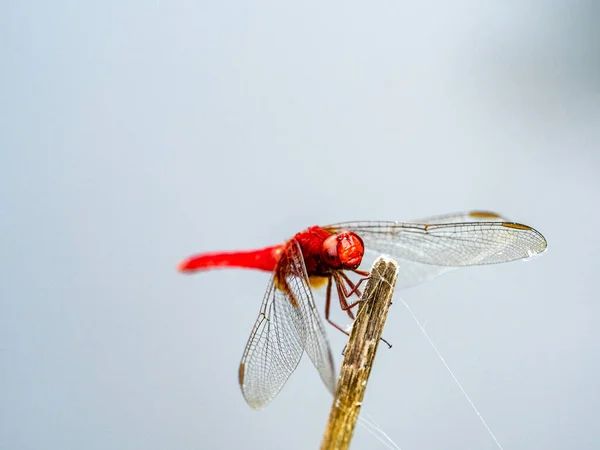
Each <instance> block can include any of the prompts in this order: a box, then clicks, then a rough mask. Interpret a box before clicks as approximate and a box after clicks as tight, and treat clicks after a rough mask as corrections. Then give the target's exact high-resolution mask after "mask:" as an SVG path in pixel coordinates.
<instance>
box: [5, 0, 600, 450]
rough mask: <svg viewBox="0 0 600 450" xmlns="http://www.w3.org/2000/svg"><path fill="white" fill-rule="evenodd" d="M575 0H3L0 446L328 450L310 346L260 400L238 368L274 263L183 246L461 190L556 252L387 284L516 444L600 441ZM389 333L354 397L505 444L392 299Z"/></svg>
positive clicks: (389, 421)
mask: <svg viewBox="0 0 600 450" xmlns="http://www.w3.org/2000/svg"><path fill="white" fill-rule="evenodd" d="M564 3H565V5H559V4H558V2H557V3H552V2H542V1H538V2H529V3H527V6H526V7H525V5H524V4H523V3H522V2H516V1H513V2H487V3H486V2H479V1H459V2H441V1H440V2H433V1H429V2H398V1H396V2H390V1H379V2H356V1H346V2H334V3H323V2H315V1H308V2H306V1H305V2H276V1H260V0H258V1H255V2H246V3H244V2H224V1H203V0H200V1H178V0H175V1H164V0H152V1H135V0H134V1H125V2H123V1H115V0H108V1H102V2H77V1H64V0H57V1H55V2H41V1H36V0H33V1H25V2H9V3H7V4H6V5H4V6H2V7H0V60H1V61H2V70H1V71H0V99H1V101H0V149H1V154H0V155H1V156H0V158H1V159H0V176H1V180H2V181H1V183H2V184H1V185H0V186H1V187H2V189H1V190H0V199H1V200H2V214H0V230H1V233H0V248H1V254H2V257H1V258H0V274H1V275H0V280H1V281H2V282H1V283H0V353H1V358H0V448H2V449H7V450H13V449H15V450H17V449H18V450H34V449H35V450H39V449H57V450H58V449H60V450H66V449H87V450H94V449H98V450H100V449H102V450H104V449H112V450H130V449H144V450H154V449H156V450H159V449H160V450H164V449H181V450H188V449H221V448H222V449H273V450H275V449H282V448H285V449H288V450H295V449H315V448H317V447H318V445H319V443H320V440H321V436H322V433H323V430H324V427H325V422H326V418H327V416H328V412H329V406H330V403H331V397H330V396H329V394H328V392H327V391H326V389H325V387H324V386H323V385H322V383H321V381H320V379H319V377H318V374H317V372H316V370H315V369H314V368H313V367H312V365H311V364H310V361H309V360H308V358H304V360H303V361H302V363H301V365H300V367H299V368H298V370H297V371H296V373H294V374H293V375H292V377H291V378H290V380H289V382H288V384H287V385H286V386H285V388H284V389H283V390H282V391H281V393H280V395H279V396H278V397H277V398H276V399H275V401H274V402H273V403H272V404H270V405H269V406H268V407H267V408H266V409H265V410H263V411H260V412H257V411H254V410H252V409H251V408H249V407H248V405H247V404H246V403H245V402H244V399H243V397H242V395H241V393H240V390H239V387H238V385H237V366H238V364H239V359H240V357H241V354H242V351H243V348H244V345H245V343H246V339H247V337H248V335H249V333H250V330H251V328H252V325H253V323H254V320H255V318H256V315H257V313H258V309H259V306H260V303H261V300H262V297H263V294H264V291H265V289H266V287H267V283H268V277H269V275H268V274H267V273H264V272H253V271H243V270H229V271H215V272H209V273H203V274H198V275H194V276H191V277H189V276H188V277H186V276H183V275H180V274H178V273H176V271H175V267H176V265H177V263H178V262H179V261H180V260H181V259H182V258H184V257H186V256H189V255H190V254H193V253H195V252H199V251H206V250H232V249H241V248H253V247H260V246H266V245H272V244H276V243H279V242H282V241H284V240H285V239H287V238H289V237H291V236H292V235H293V234H294V233H296V232H297V231H300V230H302V229H303V228H305V227H307V226H309V225H313V224H323V225H325V224H328V223H333V222H340V221H346V220H377V219H379V220H411V219H415V218H418V217H421V216H428V215H434V214H441V213H447V212H452V211H460V210H465V209H466V210H468V209H491V210H495V211H498V212H500V213H502V214H504V215H505V216H507V217H509V218H510V219H512V220H515V221H518V222H522V223H525V224H528V225H530V226H533V227H535V228H536V229H538V230H539V231H541V232H542V233H543V234H544V235H545V236H546V238H547V239H548V244H549V250H548V252H546V254H544V255H543V256H542V257H539V258H535V259H534V260H532V261H530V262H527V263H523V262H516V263H511V264H506V265H501V266H488V267H480V268H469V269H463V270H460V271H456V272H453V273H451V274H447V275H444V276H442V277H440V278H438V279H436V280H435V281H432V282H430V283H427V284H424V285H421V286H419V287H416V288H413V289H410V290H406V291H402V292H400V293H397V294H396V295H397V297H396V298H397V299H399V298H402V299H403V300H405V301H406V302H407V303H408V304H409V305H410V306H411V308H412V309H413V311H414V313H415V314H416V316H417V317H418V319H419V320H420V321H421V323H423V324H425V327H426V329H427V332H428V333H429V335H430V337H431V339H432V340H433V341H434V342H435V343H436V345H437V347H438V349H439V350H440V352H441V353H442V354H443V355H444V357H445V359H446V361H447V362H448V364H449V365H450V366H451V367H452V369H453V370H454V372H455V374H456V376H457V378H458V379H459V380H460V381H461V383H462V385H463V387H464V388H465V390H466V391H467V392H468V393H469V395H470V396H471V398H472V400H473V402H474V403H475V404H476V405H477V407H478V408H479V411H480V412H481V414H482V415H483V417H484V418H485V419H486V421H487V423H488V425H489V426H490V428H491V429H492V430H493V432H494V434H495V435H496V437H497V438H498V440H499V441H500V443H501V444H502V446H503V448H504V449H506V450H508V449H511V450H542V449H544V450H550V449H565V450H570V449H578V450H588V449H589V450H592V449H597V448H599V447H600V437H599V436H598V429H597V428H598V421H599V420H600V410H599V409H600V388H599V386H598V380H599V379H600V361H599V359H598V355H599V354H600V331H599V330H600V327H599V326H598V317H599V316H600V296H599V294H598V285H599V280H598V267H599V264H598V263H599V257H598V254H599V251H600V240H599V239H598V236H597V232H596V228H598V222H599V220H600V209H599V208H598V198H599V193H600V153H599V150H598V148H599V144H600V103H599V100H600V77H599V75H598V73H600V44H599V42H600V37H599V36H598V31H597V28H598V27H597V24H598V20H599V11H598V8H597V7H596V8H595V9H594V7H587V9H586V8H585V7H583V6H582V5H583V3H584V2H564ZM590 3H591V2H590ZM400 276H402V274H400ZM319 306H320V307H321V308H322V306H323V305H322V303H321V302H319ZM336 317H337V319H338V320H339V321H340V322H342V323H344V320H346V319H345V318H344V317H345V316H344V315H343V314H341V313H339V312H336ZM327 331H328V334H329V336H330V339H331V343H332V348H333V350H334V353H335V356H336V363H337V364H338V365H339V362H340V360H341V351H342V349H343V346H344V336H343V335H342V334H341V333H339V332H337V331H336V330H334V329H333V328H331V327H327ZM384 335H385V338H386V339H387V340H388V341H390V342H391V343H393V344H394V346H393V348H392V349H391V350H385V351H384V349H383V348H382V349H381V351H380V352H379V354H378V356H377V360H376V364H375V367H374V371H373V374H372V377H371V380H370V383H369V387H368V390H367V396H366V398H365V402H364V406H363V417H365V418H367V417H368V418H370V419H371V420H375V421H376V422H377V423H378V424H379V425H380V426H381V428H382V429H383V430H384V431H385V432H386V433H387V434H388V435H389V436H390V437H391V438H392V439H393V440H394V441H395V442H396V443H397V445H398V446H400V448H401V449H402V450H438V449H457V450H458V449H460V450H464V449H477V450H480V449H494V448H497V447H496V446H495V444H494V441H493V440H492V438H491V437H490V435H489V434H488V433H487V431H486V430H485V428H484V427H483V425H482V424H481V423H480V422H479V419H478V418H477V416H476V414H475V413H474V412H473V411H472V409H471V408H470V406H469V404H468V402H467V401H466V400H465V398H464V397H463V396H462V394H461V393H460V391H459V389H458V388H457V386H456V384H455V383H454V381H453V380H452V378H451V376H450V375H449V374H448V373H447V372H446V370H445V369H444V367H443V365H442V363H441V362H440V360H439V358H438V357H437V356H436V354H435V352H434V351H433V350H432V348H431V347H430V346H429V344H428V342H427V340H426V338H425V337H424V336H423V335H422V334H421V332H420V331H419V329H418V327H417V325H416V324H415V322H414V321H413V319H412V318H411V316H410V314H409V313H408V311H407V310H406V309H405V308H404V307H403V305H402V303H401V302H400V301H395V302H394V305H393V307H392V309H391V311H390V315H389V317H388V321H387V325H386V329H385V334H384ZM352 448H353V449H378V448H382V449H383V448H385V447H384V446H382V445H381V444H380V443H379V442H378V441H377V440H376V439H375V438H374V437H373V436H371V435H370V434H369V433H368V432H367V431H366V429H365V428H360V427H359V428H358V429H357V432H356V435H355V439H354V441H353V447H352Z"/></svg>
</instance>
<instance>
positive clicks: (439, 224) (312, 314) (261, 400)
mask: <svg viewBox="0 0 600 450" xmlns="http://www.w3.org/2000/svg"><path fill="white" fill-rule="evenodd" d="M546 247H547V243H546V239H545V238H544V236H542V234H541V233H539V232H538V231H536V230H535V229H533V228H532V227H530V226H527V225H523V224H520V223H516V222H511V221H509V220H507V219H505V218H503V217H502V216H500V215H499V214H497V213H494V212H489V211H470V212H461V213H453V214H446V215H441V216H434V217H429V218H426V219H421V220H417V221H412V222H394V221H358V222H343V223H337V224H333V225H327V226H312V227H309V228H307V229H306V230H304V231H301V232H299V233H297V234H296V235H294V236H293V237H292V238H291V239H289V240H288V241H286V242H284V243H280V244H277V245H273V246H269V247H265V248H261V249H256V250H248V251H229V252H212V253H202V254H198V255H194V256H191V257H189V258H187V259H185V260H183V261H182V262H181V263H180V264H179V266H178V270H179V271H180V272H183V273H193V272H197V271H204V270H209V269H218V268H248V269H257V270H262V271H267V272H270V273H271V274H272V275H271V279H270V282H269V285H268V287H267V290H266V293H265V295H264V298H263V301H262V305H261V307H260V312H259V314H258V318H257V319H256V322H255V324H254V327H253V328H252V331H251V333H250V337H249V339H248V342H247V344H246V347H245V349H244V353H243V355H242V360H241V362H240V365H239V370H238V381H239V385H240V387H241V390H242V394H243V396H244V398H245V400H246V402H247V403H248V405H250V406H251V407H252V408H254V409H262V408H264V407H265V406H266V405H267V404H269V403H270V402H271V401H272V400H273V399H274V398H275V396H276V395H277V394H278V393H279V392H280V390H281V389H282V388H283V386H284V385H285V383H286V382H287V380H288V378H289V377H290V375H291V374H292V373H293V372H294V370H295V369H296V367H297V366H298V364H299V362H300V360H301V358H302V355H303V354H304V352H306V353H307V354H308V356H309V358H310V359H311V361H312V363H313V364H314V366H315V367H316V369H317V370H318V372H319V375H320V377H321V379H322V381H323V383H324V384H325V386H326V387H327V389H328V390H329V391H330V392H331V393H332V394H334V393H335V388H336V375H335V370H334V361H333V356H332V352H331V348H330V345H329V341H328V339H327V335H326V332H325V327H324V322H323V321H322V320H321V317H320V315H319V314H318V312H317V307H316V303H315V300H314V296H313V289H318V288H323V287H325V314H324V315H325V319H326V320H327V322H329V323H330V324H331V325H333V326H334V327H335V328H336V329H338V330H340V331H342V332H343V333H346V334H348V333H347V331H346V330H344V329H343V328H342V327H340V326H339V325H337V324H336V323H334V322H333V320H332V319H331V317H330V311H331V303H332V298H333V297H334V294H333V293H332V292H333V289H334V288H335V295H337V300H338V302H339V304H340V307H341V309H342V310H343V311H346V313H347V314H348V316H349V317H350V318H351V319H354V313H353V312H352V309H353V308H354V306H356V305H357V304H358V302H359V301H360V299H361V295H362V294H361V290H360V285H361V283H362V282H363V281H365V280H366V279H367V277H368V276H369V272H367V271H364V270H361V269H360V266H361V263H363V262H364V261H366V260H367V259H368V258H367V256H371V257H376V256H380V255H387V256H389V257H391V258H393V259H394V260H396V261H397V262H398V264H399V275H398V282H397V288H407V287H411V286H414V285H417V284H419V283H422V282H424V281H427V280H429V279H431V278H434V277H436V276H438V275H440V274H442V273H444V272H446V271H449V270H452V269H456V268H460V267H466V266H476V265H485V264H497V263H504V262H509V261H515V260H520V259H528V258H531V257H533V256H535V255H537V254H540V253H542V252H544V251H545V250H546ZM349 274H350V275H352V274H356V275H358V276H359V277H360V279H359V280H358V281H357V282H355V281H353V280H352V279H351V277H350V276H348V275H349ZM356 275H353V277H354V278H356Z"/></svg>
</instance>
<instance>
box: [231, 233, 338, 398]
mask: <svg viewBox="0 0 600 450" xmlns="http://www.w3.org/2000/svg"><path fill="white" fill-rule="evenodd" d="M280 264H282V265H283V266H282V267H278V268H277V269H276V270H275V272H274V275H273V278H272V279H271V282H270V283H269V287H268V289H267V292H266V294H265V297H264V299H263V303H262V306H261V310H260V313H259V316H258V318H257V320H256V323H255V325H254V328H253V329H252V333H251V334H250V338H249V340H248V343H247V345H246V349H245V350H244V354H243V356H242V361H241V363H240V370H239V382H240V386H241V388H242V393H243V395H244V398H245V399H246V401H247V402H248V404H249V405H250V406H251V407H253V408H256V409H262V408H264V407H265V406H266V405H267V404H268V403H269V402H270V401H271V400H273V398H274V397H275V396H276V395H277V393H278V392H279V391H280V390H281V388H282V387H283V385H284V384H285V383H286V381H287V379H288V378H289V376H290V375H291V374H292V372H293V371H294V370H295V369H296V367H297V366H298V363H299V362H300V358H301V357H302V353H303V351H304V350H305V349H306V352H307V353H308V354H309V356H310V358H311V360H312V361H313V363H314V365H315V366H316V367H317V369H318V370H319V374H320V375H321V378H322V379H323V381H324V382H325V385H326V386H327V387H328V389H329V390H330V391H332V392H333V390H334V389H335V375H334V372H333V359H332V357H331V352H330V350H329V345H328V341H327V338H326V335H325V331H324V329H323V325H322V322H321V319H320V317H319V316H318V314H317V311H316V308H315V303H314V300H313V297H312V294H311V290H310V285H309V281H308V275H307V273H306V269H305V268H304V262H303V258H302V255H301V253H300V248H299V247H298V246H297V245H296V244H295V243H291V244H290V245H288V247H287V248H286V250H285V251H284V254H283V255H282V257H281V259H280Z"/></svg>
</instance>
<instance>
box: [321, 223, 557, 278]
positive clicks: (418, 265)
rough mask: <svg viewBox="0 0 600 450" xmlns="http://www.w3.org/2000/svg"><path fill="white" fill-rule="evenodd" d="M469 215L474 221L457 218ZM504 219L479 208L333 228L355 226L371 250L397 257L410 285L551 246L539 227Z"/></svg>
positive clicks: (352, 227)
mask: <svg viewBox="0 0 600 450" xmlns="http://www.w3.org/2000/svg"><path fill="white" fill-rule="evenodd" d="M466 218H468V219H469V220H470V221H469V222H460V223H453V222H454V221H455V220H462V219H466ZM478 220H479V221H478ZM482 220H483V221H482ZM502 220H503V219H502V217H500V216H499V215H497V214H495V213H489V212H474V213H456V214H449V215H445V216H438V217H432V218H429V219H425V220H423V223H412V222H411V223H408V222H346V223H340V224H336V225H334V226H330V227H327V228H329V229H333V230H342V229H344V230H350V231H354V232H355V233H357V234H358V235H359V236H360V237H361V238H362V239H363V241H364V243H365V248H366V249H367V251H369V252H371V253H372V254H374V255H381V254H387V255H389V256H391V257H392V258H394V259H396V260H397V261H398V263H399V265H400V272H399V275H398V287H399V288H407V287H411V286H414V285H416V284H419V283H421V282H424V281H426V280H429V279H431V278H433V277H435V276H437V275H440V274H441V273H443V272H446V271H448V270H451V269H452V268H457V267H465V266H472V265H480V264H495V263H501V262H507V261H513V260H516V259H523V258H528V257H531V256H533V255H536V254H538V253H541V252H543V251H544V250H545V249H546V240H545V239H544V237H543V236H542V235H541V234H540V233H539V232H537V231H536V230H534V229H533V228H531V227H528V226H526V225H520V224H515V223H512V222H504V221H502ZM436 221H437V222H438V223H436ZM369 259H370V258H369V257H367V258H366V259H365V262H368V261H369Z"/></svg>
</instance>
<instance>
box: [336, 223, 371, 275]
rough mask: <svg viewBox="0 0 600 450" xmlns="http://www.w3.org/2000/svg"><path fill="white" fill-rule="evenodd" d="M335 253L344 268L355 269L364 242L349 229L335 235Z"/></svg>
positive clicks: (359, 259)
mask: <svg viewBox="0 0 600 450" xmlns="http://www.w3.org/2000/svg"><path fill="white" fill-rule="evenodd" d="M337 241H338V242H337V254H338V258H339V260H340V263H341V265H342V266H343V268H344V269H350V270H352V269H356V268H357V267H358V266H360V263H361V262H362V257H363V255H364V253H365V244H364V243H363V240H362V239H361V238H360V236H359V235H358V234H356V233H353V232H351V231H345V232H342V233H339V234H338V235H337Z"/></svg>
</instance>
